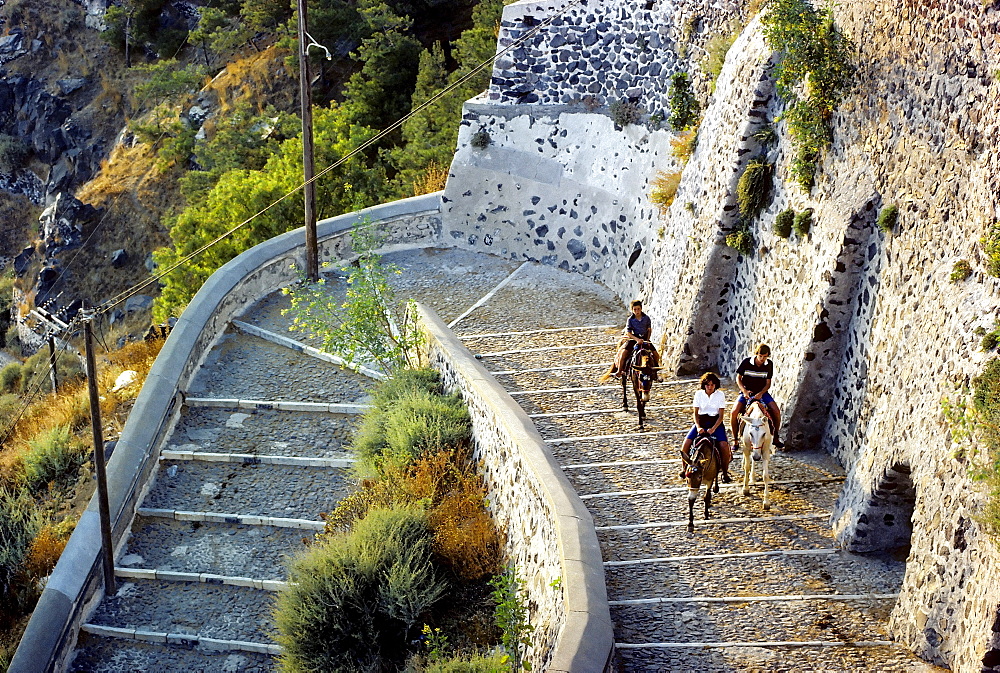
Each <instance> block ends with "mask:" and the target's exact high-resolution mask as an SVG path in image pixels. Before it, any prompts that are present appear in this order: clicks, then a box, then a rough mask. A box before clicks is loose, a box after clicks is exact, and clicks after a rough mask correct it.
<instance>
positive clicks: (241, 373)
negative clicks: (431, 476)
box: [186, 332, 373, 403]
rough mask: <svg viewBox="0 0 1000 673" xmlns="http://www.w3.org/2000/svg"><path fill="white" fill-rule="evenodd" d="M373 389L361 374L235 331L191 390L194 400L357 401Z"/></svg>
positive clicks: (218, 346) (200, 374) (189, 394)
mask: <svg viewBox="0 0 1000 673" xmlns="http://www.w3.org/2000/svg"><path fill="white" fill-rule="evenodd" d="M372 385H373V382H372V381H371V380H370V379H368V378H367V377H365V376H362V375H361V374H358V373H356V372H352V371H350V370H345V369H341V368H340V367H337V366H336V365H333V364H330V363H328V362H322V361H320V360H316V359H314V358H311V357H309V356H308V355H305V354H303V353H296V352H294V351H290V350H288V349H286V348H284V347H282V346H278V345H277V344H273V343H270V342H267V341H263V340H261V339H258V338H257V337H252V336H248V335H245V334H238V333H234V332H229V333H227V335H226V336H225V337H223V339H222V342H221V343H220V344H219V345H217V346H216V347H215V348H213V349H212V352H211V353H210V354H209V356H208V358H206V362H205V365H204V366H203V367H202V368H201V369H200V370H199V371H198V373H197V374H196V375H195V378H194V381H192V383H191V386H190V388H189V390H188V391H186V392H187V395H188V397H205V398H222V399H248V400H268V401H292V402H327V403H330V402H339V403H357V402H359V401H361V400H362V398H363V397H364V396H365V395H366V393H367V391H368V390H369V389H370V388H371V387H372Z"/></svg>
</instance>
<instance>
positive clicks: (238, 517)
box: [136, 507, 325, 532]
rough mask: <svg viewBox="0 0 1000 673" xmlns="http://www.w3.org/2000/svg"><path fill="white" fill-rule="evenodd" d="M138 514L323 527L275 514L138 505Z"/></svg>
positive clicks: (189, 519) (199, 521) (212, 520)
mask: <svg viewBox="0 0 1000 673" xmlns="http://www.w3.org/2000/svg"><path fill="white" fill-rule="evenodd" d="M136 514H137V515H138V516H147V517H151V518H156V519H170V520H172V521H194V522H198V523H225V524H232V525H240V526H274V527H277V528H292V529H297V530H303V531H314V532H320V531H322V530H324V529H325V524H324V523H323V521H316V520H313V519H290V518H287V517H277V516H255V515H251V514H236V513H233V512H206V511H202V512H198V511H192V510H180V509H156V508H153V507H140V508H138V509H137V510H136Z"/></svg>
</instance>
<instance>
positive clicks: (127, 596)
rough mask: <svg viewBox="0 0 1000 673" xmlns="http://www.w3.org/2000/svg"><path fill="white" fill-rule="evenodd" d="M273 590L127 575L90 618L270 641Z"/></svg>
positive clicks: (112, 624) (129, 625)
mask: <svg viewBox="0 0 1000 673" xmlns="http://www.w3.org/2000/svg"><path fill="white" fill-rule="evenodd" d="M273 608H274V594H273V593H272V592H270V591H262V590H260V589H254V588H249V587H239V586H228V585H223V584H206V583H201V582H170V581H163V580H127V581H121V582H119V583H118V591H117V593H116V594H115V595H113V596H110V597H105V599H104V601H103V602H102V603H101V604H100V605H99V606H98V607H97V609H96V610H95V611H94V614H93V615H91V617H90V619H89V620H88V622H89V623H90V624H94V625H96V626H110V627H115V628H120V629H138V630H141V631H144V632H152V633H165V634H182V635H186V636H198V637H207V638H217V639H220V640H236V641H241V642H250V643H264V644H271V643H273V642H274V641H273V639H272V638H271V635H272V633H273V627H272V625H271V611H272V610H273Z"/></svg>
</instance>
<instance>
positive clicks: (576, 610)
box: [419, 307, 614, 673]
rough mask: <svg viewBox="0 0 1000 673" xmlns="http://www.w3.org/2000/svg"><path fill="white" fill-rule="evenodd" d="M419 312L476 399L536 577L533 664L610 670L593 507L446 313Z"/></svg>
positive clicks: (483, 438)
mask: <svg viewBox="0 0 1000 673" xmlns="http://www.w3.org/2000/svg"><path fill="white" fill-rule="evenodd" d="M419 316H420V324H421V327H422V329H423V331H424V334H425V336H426V343H425V346H424V348H425V351H426V357H427V359H428V360H429V362H430V365H431V366H432V367H434V368H435V369H437V370H438V371H440V372H441V376H442V379H443V381H444V383H445V386H446V388H447V389H449V390H451V391H458V392H460V393H461V395H462V397H463V398H464V400H465V403H466V405H468V408H469V414H470V415H471V416H472V432H473V436H474V438H475V454H474V457H475V459H476V460H478V461H479V463H480V465H481V468H482V471H483V477H484V479H485V481H486V485H487V490H488V495H487V497H488V499H489V502H490V510H491V512H492V514H493V516H494V518H495V520H496V521H497V523H498V524H499V525H500V526H501V528H503V529H504V530H505V531H506V533H507V555H508V558H509V559H510V561H511V563H512V564H513V565H514V566H515V567H516V569H517V574H518V576H519V577H520V578H521V579H523V580H525V581H526V583H527V584H526V588H527V592H528V603H529V607H530V609H531V623H532V625H533V626H534V627H535V630H534V633H533V634H532V638H531V640H532V643H533V645H532V648H531V650H530V652H529V660H530V661H531V664H532V670H536V671H549V672H550V673H558V672H566V673H570V672H571V673H601V672H602V671H604V670H605V668H606V667H607V666H608V664H609V662H610V658H611V653H612V649H613V646H614V631H613V627H612V624H611V614H610V609H609V607H608V597H607V591H606V589H605V583H604V564H603V559H602V558H601V549H600V545H599V543H598V540H597V533H596V531H595V530H594V522H593V519H592V518H591V516H590V512H589V511H588V510H587V508H586V507H585V506H584V504H583V501H581V500H580V498H579V496H578V495H577V494H576V491H575V490H574V489H573V486H572V485H571V484H570V483H569V480H568V479H567V478H566V476H565V475H564V474H563V472H562V469H561V468H560V467H559V465H558V463H556V461H555V459H554V458H553V457H552V454H551V452H550V451H549V449H548V447H547V446H546V445H545V442H544V440H543V439H542V436H541V435H540V434H539V433H538V430H537V429H536V428H535V425H534V423H532V421H531V419H530V418H528V416H527V414H525V412H524V410H522V409H521V407H520V406H518V404H517V403H516V402H515V401H514V400H513V399H512V398H511V397H510V395H509V394H508V393H507V391H506V390H504V388H503V387H502V386H501V385H500V384H498V383H497V382H496V380H495V379H494V378H493V376H492V375H491V374H490V373H489V372H488V371H487V370H486V368H485V367H483V365H482V364H480V363H479V362H478V361H476V359H475V358H474V357H472V354H471V353H470V352H469V351H468V349H467V348H465V346H464V345H463V344H462V342H461V341H459V339H458V338H457V337H456V336H455V335H454V333H453V332H452V331H451V330H450V329H448V327H447V326H446V325H445V324H444V322H442V321H441V319H440V318H438V317H437V316H436V315H435V314H434V313H433V312H432V311H430V310H429V309H426V308H424V307H420V309H419Z"/></svg>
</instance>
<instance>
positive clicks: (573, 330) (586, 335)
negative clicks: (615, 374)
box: [460, 324, 621, 353]
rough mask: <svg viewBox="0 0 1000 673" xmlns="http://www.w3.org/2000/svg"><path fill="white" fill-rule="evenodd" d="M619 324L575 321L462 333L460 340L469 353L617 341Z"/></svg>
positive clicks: (619, 331) (619, 330)
mask: <svg viewBox="0 0 1000 673" xmlns="http://www.w3.org/2000/svg"><path fill="white" fill-rule="evenodd" d="M620 334H621V327H618V326H615V325H609V324H603V325H602V324H597V325H578V326H572V327H569V326H568V327H557V328H550V329H535V330H527V331H519V332H480V333H476V334H471V333H470V334H463V335H462V336H461V337H460V338H461V339H462V343H464V344H465V345H466V347H467V348H468V349H469V350H470V351H472V352H473V353H486V352H492V351H502V350H511V349H515V348H541V347H545V346H560V345H568V344H574V343H593V342H600V343H617V340H618V338H619V335H620Z"/></svg>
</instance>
